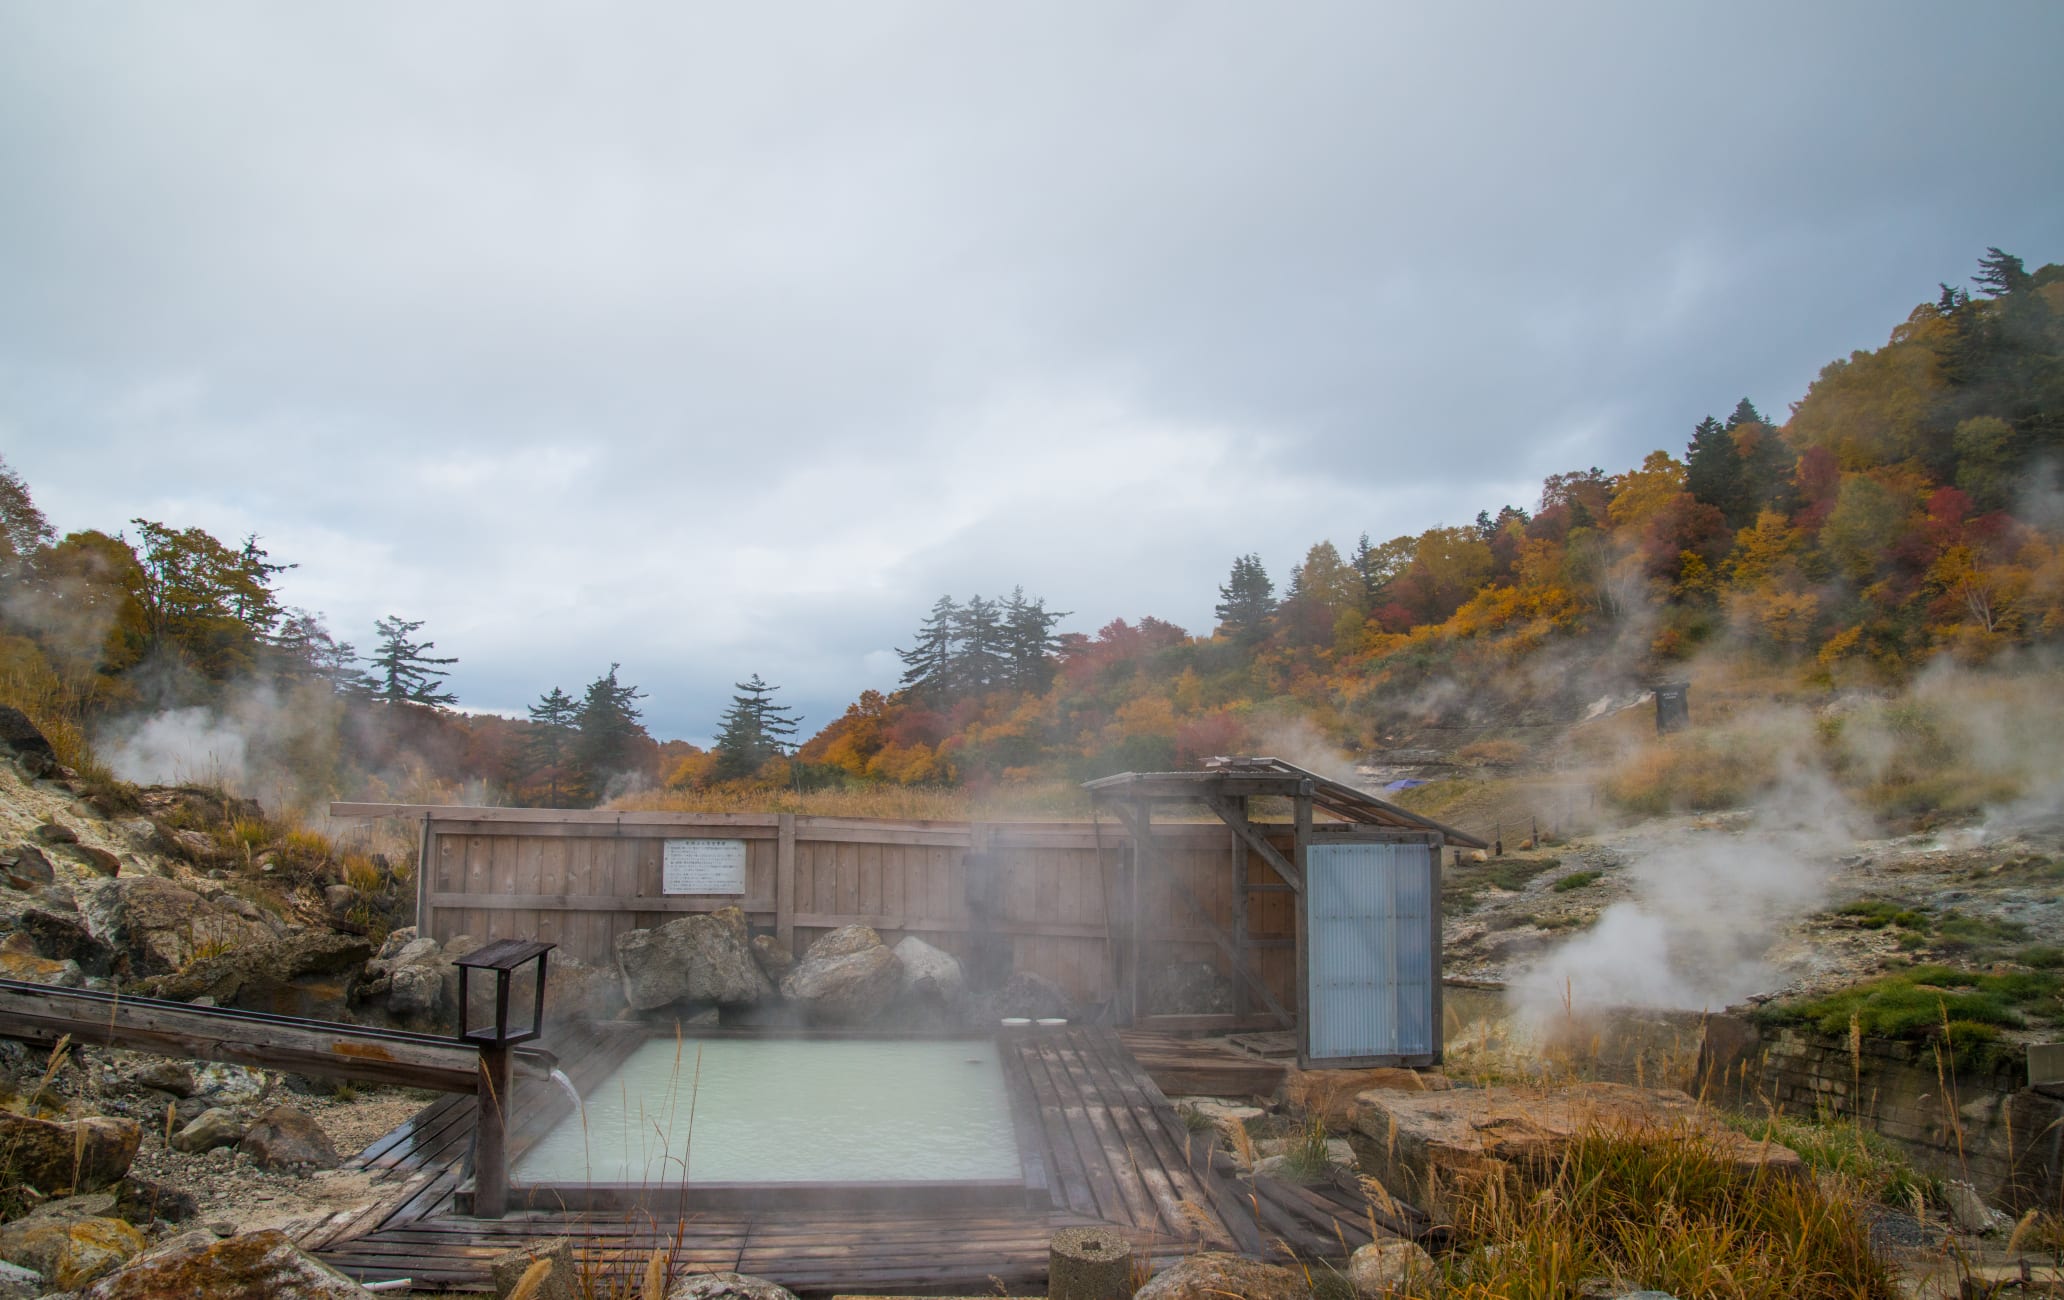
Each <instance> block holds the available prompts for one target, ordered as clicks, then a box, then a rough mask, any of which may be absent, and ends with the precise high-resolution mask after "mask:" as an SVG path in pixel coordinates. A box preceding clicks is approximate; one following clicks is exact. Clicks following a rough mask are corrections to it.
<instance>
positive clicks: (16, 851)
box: [0, 844, 57, 892]
mask: <svg viewBox="0 0 2064 1300" xmlns="http://www.w3.org/2000/svg"><path fill="white" fill-rule="evenodd" d="M56 880H57V871H56V870H55V869H54V868H53V867H52V866H51V865H50V859H49V858H46V857H44V856H43V850H41V849H39V848H37V847H36V846H35V845H33V844H20V845H16V846H15V847H14V848H12V849H9V850H8V851H7V852H5V853H0V883H4V884H6V886H7V887H8V888H9V889H19V890H22V891H23V892H28V891H32V890H37V889H41V888H43V886H45V885H49V884H54V883H55V882H56Z"/></svg>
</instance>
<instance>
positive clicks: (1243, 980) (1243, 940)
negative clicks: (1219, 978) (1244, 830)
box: [1226, 799, 1254, 1016]
mask: <svg viewBox="0 0 2064 1300" xmlns="http://www.w3.org/2000/svg"><path fill="white" fill-rule="evenodd" d="M1245 805H1246V800H1244V799H1243V800H1241V801H1240V812H1241V815H1242V816H1245V815H1246V811H1247V810H1246V806H1245ZM1226 846H1227V847H1228V848H1229V849H1230V850H1231V851H1232V867H1233V962H1234V964H1235V965H1237V966H1238V967H1239V968H1240V969H1239V970H1238V971H1236V972H1235V975H1236V976H1238V977H1239V978H1235V979H1234V980H1233V1014H1234V1015H1236V1016H1244V1015H1247V1014H1249V1013H1250V1012H1252V1011H1253V1010H1254V1004H1253V1003H1252V1002H1251V1001H1249V1000H1248V997H1247V977H1248V976H1249V975H1250V974H1251V972H1250V969H1249V967H1248V965H1247V924H1248V921H1247V909H1248V907H1249V897H1250V894H1251V890H1252V887H1251V886H1250V885H1249V884H1248V883H1247V841H1245V840H1243V839H1241V838H1240V833H1239V832H1238V831H1236V830H1234V829H1233V828H1232V827H1230V826H1228V827H1226Z"/></svg>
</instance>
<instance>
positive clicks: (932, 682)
mask: <svg viewBox="0 0 2064 1300" xmlns="http://www.w3.org/2000/svg"><path fill="white" fill-rule="evenodd" d="M959 622H960V606H958V605H956V604H954V603H953V597H951V596H941V597H939V599H937V600H936V601H933V602H932V612H931V613H929V614H927V615H926V616H925V620H924V622H923V623H922V624H920V625H919V627H918V629H917V643H916V644H915V645H913V646H911V647H910V649H908V650H898V651H897V652H896V657H897V658H899V659H901V660H902V661H903V679H902V680H903V687H904V689H905V690H907V691H909V692H910V693H911V694H912V695H915V696H917V697H918V698H920V699H924V700H928V701H931V702H934V703H936V702H938V701H940V700H943V699H944V698H945V697H946V694H947V692H948V690H949V689H950V688H951V684H952V680H953V657H954V654H953V646H954V636H955V629H956V628H957V627H958V625H959Z"/></svg>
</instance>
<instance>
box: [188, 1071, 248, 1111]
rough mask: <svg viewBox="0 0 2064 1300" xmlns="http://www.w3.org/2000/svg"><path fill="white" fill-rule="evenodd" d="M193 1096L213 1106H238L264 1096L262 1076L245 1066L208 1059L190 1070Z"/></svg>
mask: <svg viewBox="0 0 2064 1300" xmlns="http://www.w3.org/2000/svg"><path fill="white" fill-rule="evenodd" d="M194 1095H195V1096H196V1097H199V1098H202V1099H203V1100H205V1101H207V1102H209V1103H210V1104H211V1105H216V1106H241V1105H243V1104H244V1103H245V1102H249V1101H256V1100H258V1099H259V1098H260V1097H262V1096H264V1095H265V1075H264V1074H263V1073H262V1072H261V1071H258V1070H254V1069H252V1068H250V1067H249V1066H246V1065H231V1064H229V1063H228V1062H226V1061H210V1062H208V1063H207V1064H206V1065H203V1066H201V1067H200V1068H199V1069H197V1070H195V1071H194Z"/></svg>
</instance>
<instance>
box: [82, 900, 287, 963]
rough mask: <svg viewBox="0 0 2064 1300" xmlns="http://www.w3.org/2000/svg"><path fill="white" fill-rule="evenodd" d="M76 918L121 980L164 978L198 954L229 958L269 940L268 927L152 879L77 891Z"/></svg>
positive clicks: (270, 933)
mask: <svg viewBox="0 0 2064 1300" xmlns="http://www.w3.org/2000/svg"><path fill="white" fill-rule="evenodd" d="M79 913H80V915H81V916H82V917H83V918H84V920H85V922H86V926H87V929H88V930H90V931H91V932H92V934H93V936H94V937H95V938H96V939H98V940H100V942H102V943H104V944H106V945H107V946H108V948H109V949H110V950H111V951H112V952H113V953H114V958H115V960H114V966H115V973H117V974H122V975H131V976H142V975H159V974H165V973H169V972H171V971H176V970H179V969H180V968H182V967H184V966H186V965H187V964H188V963H190V962H192V961H193V960H194V957H195V954H196V953H197V952H200V951H203V950H214V951H217V952H221V953H227V954H233V953H236V952H238V951H240V950H243V949H246V948H248V947H250V946H251V945H255V944H266V943H270V942H271V941H272V937H273V936H272V931H271V930H270V929H268V928H267V927H265V926H263V925H260V924H257V923H255V922H252V921H248V920H246V919H244V918H243V917H242V916H239V915H238V914H237V913H236V912H234V911H232V910H231V909H229V908H227V907H224V906H222V905H221V904H219V903H211V902H209V901H207V900H206V899H204V898H202V897H201V896H200V895H199V894H196V893H194V892H193V891H192V890H190V889H186V888H184V887H182V886H180V885H176V884H174V883H172V882H171V881H169V880H165V879H162V878H160V877H157V876H131V877H124V878H122V879H117V880H97V881H93V882H91V883H90V884H88V885H86V886H85V887H84V888H82V889H81V890H80V891H79Z"/></svg>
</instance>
